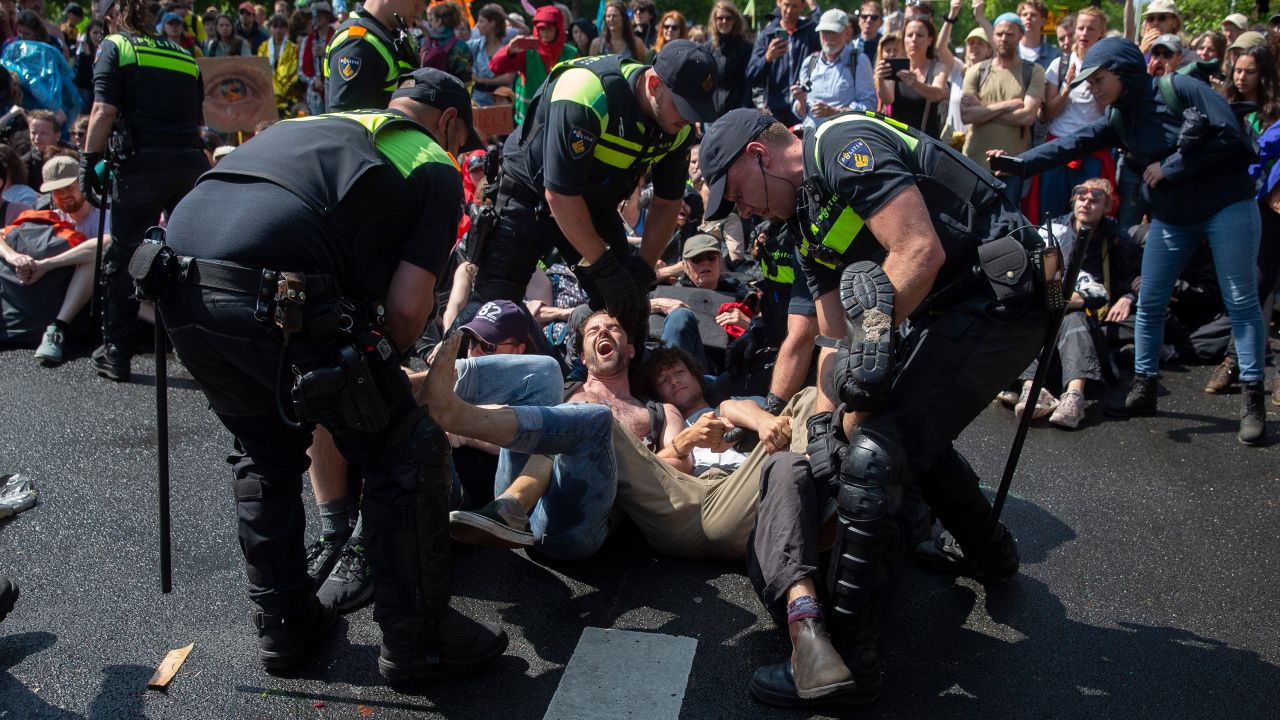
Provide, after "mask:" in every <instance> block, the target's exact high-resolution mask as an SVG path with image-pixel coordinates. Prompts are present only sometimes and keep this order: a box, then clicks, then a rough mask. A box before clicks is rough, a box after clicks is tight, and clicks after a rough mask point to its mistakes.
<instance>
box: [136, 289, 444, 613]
mask: <svg viewBox="0 0 1280 720" xmlns="http://www.w3.org/2000/svg"><path fill="white" fill-rule="evenodd" d="M254 305H255V302H254V298H253V297H250V296H247V295H240V294H234V293H229V292H224V291H220V290H210V289H204V288H199V287H195V286H190V285H180V286H178V288H177V289H176V290H175V291H174V292H173V293H172V294H171V296H170V297H168V298H165V299H164V300H162V301H161V302H160V312H161V315H162V317H163V318H164V321H165V324H166V325H167V327H168V330H169V337H170V339H171V340H172V342H173V346H174V349H175V350H176V351H177V353H178V356H179V358H180V359H181V360H182V363H183V364H184V365H185V366H186V367H187V369H188V370H189V371H190V372H191V375H192V377H193V378H195V380H196V382H197V383H198V384H199V385H200V388H201V389H202V390H203V391H204V393H205V395H206V396H207V397H208V399H209V403H210V405H211V406H212V408H213V411H214V412H215V413H216V414H217V416H218V419H219V420H221V421H222V424H223V425H225V426H226V428H227V429H228V430H230V431H231V433H232V434H233V435H234V436H235V452H234V454H232V455H231V456H230V457H229V458H228V462H229V463H230V464H231V466H232V481H233V484H234V488H235V497H236V512H237V516H238V519H239V538H240V549H241V551H242V552H243V553H244V558H245V565H246V568H247V570H248V579H249V597H250V599H252V600H253V602H255V603H257V604H258V605H259V606H260V607H261V608H262V610H263V611H264V612H267V613H270V614H277V615H288V614H290V612H291V611H294V610H296V608H298V607H301V603H302V601H303V600H304V599H306V598H307V597H308V596H311V595H312V594H313V593H314V592H315V589H314V587H313V584H312V581H311V579H310V577H309V576H308V575H307V568H306V559H305V552H304V543H305V537H304V530H305V524H306V517H305V514H304V511H303V506H302V497H301V491H302V473H303V471H305V470H306V469H307V466H308V459H307V454H306V452H307V448H308V447H309V446H310V445H311V427H310V426H304V427H302V428H298V429H295V428H291V427H289V426H287V425H286V424H285V423H284V422H283V421H282V420H281V418H280V416H279V413H278V410H277V405H276V403H277V384H278V383H279V382H283V383H286V385H288V384H291V380H292V376H293V373H292V372H291V368H293V367H297V368H298V369H299V370H301V371H302V372H304V373H305V372H306V371H308V370H312V369H316V368H319V367H330V366H333V365H334V364H336V362H337V350H338V348H339V347H340V344H341V342H342V341H341V340H337V339H332V340H328V341H314V340H309V339H308V338H307V336H306V335H305V334H303V335H295V336H294V337H292V338H290V341H289V344H288V348H287V350H286V351H285V359H284V367H285V373H286V374H287V375H288V377H287V378H285V379H278V378H277V373H278V372H279V369H280V368H279V363H280V357H281V350H282V343H281V335H280V332H279V331H278V330H277V329H276V328H275V326H274V325H266V324H264V323H261V322H259V321H258V320H256V319H255V318H254ZM317 305H318V304H317ZM316 309H319V308H318V307H317V308H316ZM306 311H307V313H310V312H311V306H310V305H309V306H307V308H306ZM308 316H309V315H308ZM394 370H395V371H396V372H397V373H398V377H400V378H401V379H402V380H403V382H401V383H399V384H400V387H399V388H397V390H396V392H395V397H386V396H384V400H385V401H386V402H387V404H388V405H389V406H390V407H391V408H392V411H393V418H401V419H402V422H399V423H397V422H396V421H394V420H393V422H392V424H391V425H390V426H389V427H388V428H387V429H386V430H384V431H382V432H377V433H369V434H366V433H359V432H353V431H346V432H344V431H341V430H339V429H335V428H330V430H332V431H333V435H334V440H335V442H336V443H337V446H338V449H339V450H340V451H341V452H342V454H343V456H344V457H345V458H346V459H347V460H348V461H349V462H351V463H352V464H353V465H359V466H360V468H361V469H362V471H363V473H364V478H365V481H364V493H363V496H362V498H361V511H362V512H363V513H364V522H365V551H366V556H367V558H368V560H369V564H370V566H371V567H372V569H373V577H374V603H375V609H374V617H375V619H376V620H377V621H378V622H379V624H380V625H382V627H383V629H384V633H385V632H386V630H387V628H388V627H389V624H388V623H391V625H390V626H402V625H403V621H404V619H405V617H406V616H407V617H409V618H411V619H417V620H419V621H428V622H429V621H431V620H436V619H439V618H440V617H442V616H443V612H444V610H445V606H446V605H447V604H448V600H449V590H448V550H449V537H448V492H449V485H450V484H451V480H450V476H449V471H448V440H447V439H446V438H445V436H444V433H443V431H441V430H440V428H439V426H437V425H435V424H434V422H432V421H431V419H430V418H429V417H427V416H426V415H425V414H424V413H422V412H421V411H420V410H419V408H418V407H417V405H416V404H415V402H414V400H413V396H412V393H411V391H410V388H409V382H408V378H407V376H404V373H403V372H401V371H400V370H399V368H398V366H397V367H396V368H394ZM284 392H285V393H288V387H287V386H286V389H285V391H284ZM286 397H288V396H287V395H286ZM285 402H286V405H287V406H289V407H290V408H291V401H288V400H286V401H285ZM423 478H426V480H425V481H424V480H423ZM415 624H419V625H420V622H419V623H415Z"/></svg>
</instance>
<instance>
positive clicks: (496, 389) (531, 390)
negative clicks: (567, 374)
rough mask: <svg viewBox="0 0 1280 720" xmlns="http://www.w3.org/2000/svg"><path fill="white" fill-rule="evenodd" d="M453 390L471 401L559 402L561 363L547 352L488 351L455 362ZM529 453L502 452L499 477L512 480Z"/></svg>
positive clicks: (481, 402)
mask: <svg viewBox="0 0 1280 720" xmlns="http://www.w3.org/2000/svg"><path fill="white" fill-rule="evenodd" d="M456 367H457V369H458V379H457V381H456V382H455V383H454V386H453V390H454V392H456V393H458V397H460V398H462V399H463V400H464V401H466V402H469V403H471V404H472V405H528V406H545V405H559V404H560V402H561V401H563V400H564V379H563V377H562V376H561V374H560V363H559V362H557V361H556V360H555V359H553V358H550V357H547V356H545V355H485V356H484V357H478V358H467V359H465V360H459V361H457V363H456ZM528 460H529V456H528V455H525V454H523V453H507V452H504V453H501V454H500V455H499V457H498V474H497V477H498V478H506V481H507V482H508V483H510V482H511V480H513V479H514V478H515V476H516V473H518V472H520V470H521V469H523V468H524V464H525V463H526V462H527V461H528Z"/></svg>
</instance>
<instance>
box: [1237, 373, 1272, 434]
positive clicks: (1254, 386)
mask: <svg viewBox="0 0 1280 720" xmlns="http://www.w3.org/2000/svg"><path fill="white" fill-rule="evenodd" d="M1276 382H1277V384H1280V380H1277V381H1276ZM1240 391H1241V394H1242V397H1241V408H1240V434H1238V435H1236V439H1238V440H1239V441H1240V442H1242V443H1244V444H1245V445H1259V444H1261V443H1262V438H1263V436H1264V435H1266V433H1267V406H1266V398H1265V394H1266V393H1265V391H1264V390H1263V389H1262V381H1261V380H1259V381H1256V382H1249V383H1241V386H1240Z"/></svg>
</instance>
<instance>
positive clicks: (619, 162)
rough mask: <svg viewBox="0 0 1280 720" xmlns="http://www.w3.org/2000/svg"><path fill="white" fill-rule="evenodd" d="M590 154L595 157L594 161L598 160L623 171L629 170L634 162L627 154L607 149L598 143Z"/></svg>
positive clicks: (633, 158) (631, 156)
mask: <svg viewBox="0 0 1280 720" xmlns="http://www.w3.org/2000/svg"><path fill="white" fill-rule="evenodd" d="M591 154H592V156H593V157H595V159H597V160H599V161H600V162H602V163H604V164H606V165H612V166H613V167H616V168H622V169H623V170H626V169H628V168H630V167H631V164H632V163H634V162H635V161H636V158H635V156H634V155H628V154H627V153H624V152H618V151H617V150H614V149H613V148H607V147H605V146H603V145H601V144H600V143H596V147H595V150H594V151H592V153H591Z"/></svg>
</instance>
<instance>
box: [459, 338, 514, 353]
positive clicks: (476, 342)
mask: <svg viewBox="0 0 1280 720" xmlns="http://www.w3.org/2000/svg"><path fill="white" fill-rule="evenodd" d="M517 342H519V341H517V340H503V341H502V342H500V343H493V344H490V343H487V342H485V341H483V340H481V339H480V338H478V337H476V336H475V335H472V336H471V347H473V348H475V349H476V350H479V351H480V352H482V353H484V354H485V355H492V354H494V353H496V352H498V348H500V347H506V346H508V345H515V344H516V343H517Z"/></svg>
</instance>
